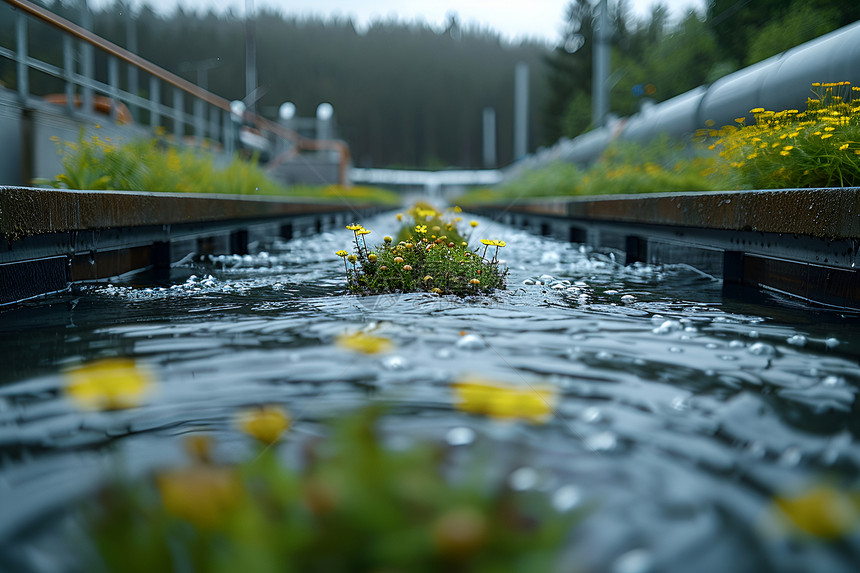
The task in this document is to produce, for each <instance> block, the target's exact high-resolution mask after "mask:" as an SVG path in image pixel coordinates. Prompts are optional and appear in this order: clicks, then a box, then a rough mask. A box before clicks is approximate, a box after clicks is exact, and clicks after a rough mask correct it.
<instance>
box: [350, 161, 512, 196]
mask: <svg viewBox="0 0 860 573" xmlns="http://www.w3.org/2000/svg"><path fill="white" fill-rule="evenodd" d="M349 179H350V181H352V182H353V183H364V184H368V185H396V186H398V187H403V188H415V187H421V188H423V190H424V191H425V192H426V193H428V194H430V195H435V194H437V193H440V192H441V191H442V189H443V188H444V187H466V186H474V185H487V186H489V185H495V184H497V183H499V182H500V181H501V180H502V172H501V171H499V170H497V169H480V170H471V171H469V170H450V171H417V170H406V169H364V168H357V167H356V168H353V169H351V170H350V172H349Z"/></svg>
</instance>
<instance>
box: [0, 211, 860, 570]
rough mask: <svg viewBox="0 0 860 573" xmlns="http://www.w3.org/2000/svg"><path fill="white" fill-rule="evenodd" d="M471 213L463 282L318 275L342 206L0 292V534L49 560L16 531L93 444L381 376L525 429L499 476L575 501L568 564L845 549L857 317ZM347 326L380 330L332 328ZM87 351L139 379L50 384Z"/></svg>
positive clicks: (82, 479)
mask: <svg viewBox="0 0 860 573" xmlns="http://www.w3.org/2000/svg"><path fill="white" fill-rule="evenodd" d="M364 224H365V226H366V227H368V228H371V229H373V230H374V232H375V233H377V234H375V235H372V236H376V237H377V238H379V237H381V236H382V235H383V234H386V233H392V232H393V231H394V229H393V228H392V224H390V223H388V221H387V220H386V219H383V218H380V219H379V220H375V221H365V222H364ZM487 228H490V229H491V231H487V232H488V233H491V234H492V236H493V237H494V238H497V239H501V240H504V241H506V243H507V247H506V249H505V250H504V256H506V257H508V260H507V261H506V264H507V265H508V266H509V267H510V269H511V273H510V275H509V285H508V290H507V291H505V292H500V293H498V294H497V295H494V296H492V297H489V298H485V299H457V298H454V297H439V296H436V295H431V294H425V293H421V294H410V295H396V296H395V295H387V296H377V297H366V298H358V297H354V296H348V295H344V294H342V292H343V289H344V280H343V276H342V272H343V271H342V266H341V261H340V259H339V258H338V257H337V256H336V255H335V254H334V253H335V251H336V250H338V249H341V248H346V247H348V245H349V241H350V238H351V233H350V232H349V231H346V230H343V231H337V232H333V233H324V234H321V235H318V236H314V237H306V238H299V239H295V240H293V241H291V242H288V243H273V244H272V245H271V246H269V247H268V250H267V252H263V253H259V254H257V255H249V256H241V257H240V256H227V257H217V258H214V259H212V260H210V261H207V262H206V263H202V264H196V265H188V266H184V267H181V268H177V269H174V276H173V277H172V280H171V281H170V282H169V283H166V284H133V283H126V284H116V285H107V286H105V285H102V286H97V287H88V288H85V289H82V290H80V291H79V292H74V293H71V294H68V295H65V296H62V297H54V298H52V299H50V300H46V301H41V302H33V303H31V304H28V305H27V306H25V307H22V308H18V309H13V310H7V311H5V312H3V313H2V314H0V347H2V355H3V358H4V360H3V364H4V368H3V370H2V371H0V452H1V453H0V507H2V508H3V511H2V512H0V543H2V544H4V545H5V547H6V549H5V550H3V551H0V554H5V555H6V556H7V557H5V559H9V560H10V561H9V563H14V564H16V565H15V566H18V567H30V568H33V569H34V570H54V569H51V567H59V566H61V565H58V562H52V563H51V564H49V565H45V564H44V563H42V562H41V561H40V559H44V557H43V556H42V557H39V556H40V555H43V553H40V552H36V551H35V550H33V549H32V548H29V547H30V544H32V545H39V544H42V545H43V546H44V545H45V544H48V545H50V543H51V541H50V540H49V539H46V536H45V535H43V533H44V531H45V530H46V529H47V528H46V527H44V525H45V521H46V519H45V516H46V515H53V513H52V512H54V511H55V510H56V509H57V508H59V507H61V505H62V503H63V502H64V501H66V500H68V499H73V498H75V497H78V496H81V495H84V494H85V493H86V492H88V491H90V490H91V489H92V487H93V485H94V484H96V483H98V480H99V479H100V477H104V476H106V475H108V474H109V473H110V471H109V468H110V465H111V463H112V462H111V460H112V459H113V458H112V457H111V456H109V455H107V454H108V453H110V452H120V453H121V455H122V456H123V458H124V459H125V460H126V464H127V465H128V466H129V467H130V471H132V472H134V471H143V470H145V469H146V468H150V467H153V466H156V465H165V464H170V463H172V462H175V461H176V460H177V459H180V458H181V444H180V437H181V436H182V435H184V434H187V433H188V432H190V431H194V430H199V429H204V428H205V429H206V430H207V431H209V432H210V433H211V434H212V435H214V436H216V437H217V438H218V443H219V444H220V447H221V448H223V451H222V452H221V455H223V456H225V457H226V458H230V457H231V456H235V455H236V452H238V451H239V450H240V449H241V448H242V447H244V446H243V443H244V442H242V441H241V440H239V439H238V437H237V435H236V434H237V431H236V428H235V424H234V414H235V412H236V411H237V410H238V409H241V408H243V407H247V406H252V405H256V404H263V403H280V404H284V405H286V406H287V407H288V409H289V412H290V415H291V417H292V421H291V424H292V426H291V430H290V432H291V435H292V436H294V437H293V438H292V439H296V440H299V439H301V437H302V436H305V437H307V436H310V435H314V434H315V433H316V432H318V431H319V428H318V425H317V424H316V421H317V420H318V419H319V417H320V416H321V415H323V414H325V413H329V412H332V411H341V410H344V409H350V408H353V407H356V406H358V405H360V404H364V403H366V402H367V401H368V400H383V401H386V402H390V403H393V404H395V408H394V409H393V410H392V411H391V414H390V416H389V418H390V420H389V422H390V423H389V424H388V425H387V427H388V428H390V430H391V431H392V432H393V433H397V434H404V435H408V434H409V433H417V434H421V435H424V436H431V437H433V438H434V439H438V440H439V441H443V440H447V441H448V442H449V443H452V444H458V445H468V444H469V443H471V442H472V441H473V440H474V439H475V435H480V436H484V437H486V438H488V439H493V440H498V441H499V442H500V443H509V442H511V441H516V442H518V443H521V444H525V445H527V446H529V447H530V451H531V452H532V453H531V454H530V456H531V457H532V459H533V468H525V469H524V470H523V471H519V470H518V471H517V472H515V474H512V478H511V479H513V480H516V483H517V484H518V487H522V488H539V489H543V490H545V491H547V492H548V493H550V494H551V495H552V499H553V502H554V503H555V504H556V505H557V506H559V507H564V508H569V507H572V506H574V505H578V504H581V503H585V502H588V503H594V504H595V507H596V508H597V509H596V510H595V511H594V513H593V514H592V515H591V516H590V517H589V519H587V520H586V521H585V522H584V524H583V525H582V526H580V527H579V528H578V529H577V530H576V531H575V532H574V535H573V537H572V539H573V542H572V546H573V551H574V554H575V555H576V558H577V561H578V562H579V563H581V564H583V567H584V568H585V569H586V570H598V571H619V572H621V571H623V572H645V571H726V570H732V571H762V570H799V571H811V570H828V571H839V570H845V571H849V570H853V565H854V564H856V563H858V562H860V536H858V523H857V519H856V517H857V505H856V504H857V499H858V495H857V492H858V491H860V489H858V487H857V486H858V484H857V478H858V468H860V447H858V430H860V415H858V412H857V408H858V407H857V405H856V394H857V390H858V386H860V369H858V356H859V355H860V326H858V324H860V322H858V321H857V316H853V315H845V314H839V313H832V312H828V313H822V312H813V311H809V310H804V309H800V308H792V306H791V305H787V304H782V303H778V302H779V301H773V300H759V301H749V300H727V299H724V298H723V297H722V295H721V289H720V285H719V283H718V282H716V281H714V280H712V279H711V278H709V277H706V276H703V275H701V274H700V273H698V272H696V271H695V270H693V269H690V268H687V267H684V266H662V267H655V266H646V265H633V266H630V267H624V266H623V265H621V264H619V263H618V261H617V260H616V259H615V256H614V255H613V254H612V253H610V252H597V251H593V250H591V249H588V248H585V247H580V246H579V245H568V244H562V243H558V242H555V241H552V240H548V239H544V238H539V237H534V236H531V235H527V234H524V233H522V232H519V231H515V230H512V229H507V228H501V227H499V226H496V225H493V224H492V223H491V222H489V221H485V222H482V225H481V227H479V229H482V230H483V229H487ZM356 332H362V333H363V335H364V336H366V337H367V339H372V338H376V339H387V340H389V341H391V342H392V343H393V344H392V345H390V347H385V348H381V349H380V350H383V351H381V352H377V351H376V350H374V351H373V352H363V351H361V352H356V348H354V347H351V344H354V343H355V340H352V339H350V338H349V335H354V334H355V333H356ZM345 335H347V338H345ZM345 340H346V341H347V342H344V341H345ZM359 342H360V343H362V344H363V342H361V340H359ZM383 346H385V345H383ZM111 360H113V361H116V360H121V361H123V362H121V364H124V365H125V366H124V367H126V368H127V367H128V364H129V363H131V364H134V365H136V366H137V367H139V368H141V369H143V370H144V371H146V372H147V373H148V375H151V376H152V377H153V378H154V379H157V381H158V384H156V385H153V386H152V388H151V389H150V391H149V392H147V394H146V399H145V401H144V404H143V405H142V406H141V407H137V408H117V409H114V410H113V411H81V410H79V409H78V408H76V407H75V404H74V403H72V402H71V401H70V399H69V398H68V397H67V395H66V387H67V385H68V379H69V377H70V375H71V374H70V373H74V372H79V371H80V370H79V369H80V368H81V367H86V366H85V365H90V364H93V363H96V364H104V362H98V361H111ZM108 363H110V362H108ZM90 367H91V368H92V366H90ZM129 376H130V378H129V380H132V381H133V376H132V375H131V374H129ZM475 380H478V381H481V380H490V381H494V382H495V383H498V384H501V385H503V387H505V388H515V390H510V392H512V393H513V394H512V395H514V396H516V395H517V393H518V392H523V389H524V388H530V387H537V388H541V389H542V390H541V391H542V392H545V391H547V390H546V388H547V387H551V388H552V396H553V399H554V400H557V401H555V402H553V405H554V414H553V415H552V416H551V418H550V420H549V423H547V424H546V425H542V426H529V425H523V424H511V423H507V422H505V421H499V420H496V419H494V418H493V417H484V414H486V413H487V412H486V411H485V410H487V409H488V408H489V407H485V406H480V407H479V406H474V407H473V408H472V409H471V410H469V408H464V410H467V411H458V410H457V409H456V408H455V407H454V404H455V403H456V402H457V400H458V392H459V393H460V394H461V395H460V396H459V398H460V399H464V398H463V397H462V392H463V390H462V388H463V387H467V388H471V390H469V391H473V393H472V394H469V399H470V400H473V402H472V404H473V405H474V404H478V402H476V400H478V399H479V398H481V396H479V394H480V392H478V390H480V384H481V383H480V382H478V383H476V382H474V381H475ZM470 381H472V382H470ZM128 383H129V384H131V383H133V382H128ZM464 384H465V385H467V386H464ZM468 384H473V386H474V387H470V386H468ZM476 384H477V386H475V385H476ZM474 388H478V390H475V389H474ZM85 390H86V389H85ZM474 392H478V394H475V393H474ZM85 393H86V392H85ZM88 397H89V398H90V399H93V396H91V395H89V396H88ZM96 398H97V399H105V400H107V399H109V398H104V397H96ZM538 405H539V404H538ZM490 409H491V408H490ZM468 411H471V412H472V413H473V414H470V413H468ZM839 507H841V508H843V509H841V510H838V509H834V508H839ZM852 511H853V513H852ZM780 515H783V516H785V515H787V516H788V519H778V517H779V516H780ZM834 516H835V517H834ZM846 516H847V517H846ZM792 522H794V525H795V526H796V527H795V526H792V525H791V523H792ZM16 536H17V537H16ZM21 539H24V540H25V541H22V540H21ZM2 559H3V558H0V565H3V562H2ZM59 562H60V563H61V562H62V559H60V560H59ZM7 565H8V564H7ZM40 567H41V568H40ZM45 567H48V569H45ZM0 569H2V567H0Z"/></svg>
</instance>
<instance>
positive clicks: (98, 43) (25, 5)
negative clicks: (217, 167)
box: [3, 0, 230, 111]
mask: <svg viewBox="0 0 860 573" xmlns="http://www.w3.org/2000/svg"><path fill="white" fill-rule="evenodd" d="M3 1H4V2H6V3H7V4H9V5H11V6H13V7H15V8H18V9H20V10H23V11H24V12H27V13H28V14H30V15H31V16H34V17H36V18H38V19H40V20H42V21H43V22H45V23H47V24H50V25H52V26H55V27H57V28H60V29H61V30H63V31H65V32H68V33H69V34H71V35H72V36H75V37H76V38H78V39H79V40H83V41H84V42H87V43H90V44H92V45H93V46H95V47H97V48H99V49H101V50H104V51H105V52H108V53H109V54H111V55H114V56H116V57H117V58H119V59H121V60H123V61H125V62H127V63H129V64H132V65H134V66H137V67H138V68H141V69H142V70H144V71H146V72H149V73H150V74H152V75H153V76H155V77H157V78H159V79H160V80H163V81H165V82H167V83H169V84H171V85H173V86H175V87H177V88H179V89H181V90H182V91H184V92H187V93H189V94H191V95H193V96H194V97H196V98H199V99H202V100H204V101H205V102H207V103H210V104H212V105H214V106H216V107H219V108H221V109H223V110H224V111H230V102H229V101H228V100H226V99H225V98H223V97H221V96H218V95H215V94H213V93H211V92H209V91H206V90H204V89H203V88H201V87H199V86H197V85H195V84H193V83H191V82H189V81H188V80H186V79H184V78H181V77H179V76H177V75H176V74H174V73H172V72H169V71H167V70H165V69H164V68H162V67H160V66H157V65H155V64H153V63H152V62H150V61H148V60H145V59H143V58H141V57H140V56H138V55H137V54H134V53H132V52H129V51H128V50H126V49H125V48H123V47H121V46H117V45H116V44H114V43H113V42H110V41H108V40H105V39H103V38H101V37H100V36H97V35H96V34H94V33H92V32H90V31H89V30H87V29H86V28H82V27H81V26H78V25H77V24H75V23H74V22H71V21H69V20H66V19H65V18H63V17H62V16H57V15H56V14H54V13H53V12H50V11H48V10H46V9H45V8H42V7H41V6H37V5H36V4H33V3H32V2H28V1H27V0H3Z"/></svg>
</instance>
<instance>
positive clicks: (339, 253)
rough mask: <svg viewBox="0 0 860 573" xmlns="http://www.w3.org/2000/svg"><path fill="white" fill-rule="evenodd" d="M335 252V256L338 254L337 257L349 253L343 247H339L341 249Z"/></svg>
mask: <svg viewBox="0 0 860 573" xmlns="http://www.w3.org/2000/svg"><path fill="white" fill-rule="evenodd" d="M335 254H336V255H337V256H339V257H345V256H347V255H348V254H349V253H347V252H346V251H344V250H343V249H341V250H339V251H338V252H336V253H335Z"/></svg>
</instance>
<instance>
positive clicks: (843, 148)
mask: <svg viewBox="0 0 860 573" xmlns="http://www.w3.org/2000/svg"><path fill="white" fill-rule="evenodd" d="M846 149H848V144H847V143H843V144H842V145H840V146H839V151H845V150H846Z"/></svg>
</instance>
